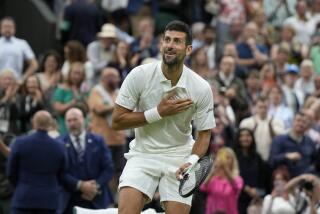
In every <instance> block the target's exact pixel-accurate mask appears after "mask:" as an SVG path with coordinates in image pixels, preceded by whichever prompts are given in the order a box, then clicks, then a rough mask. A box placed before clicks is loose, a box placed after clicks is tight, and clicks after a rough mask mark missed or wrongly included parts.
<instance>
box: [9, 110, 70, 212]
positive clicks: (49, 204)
mask: <svg viewBox="0 0 320 214" xmlns="http://www.w3.org/2000/svg"><path fill="white" fill-rule="evenodd" d="M51 120H52V117H51V115H50V113H49V112H47V111H38V112H37V113H36V114H35V115H34V117H33V120H32V124H33V128H34V130H35V132H33V133H31V134H29V135H27V136H22V137H18V138H17V139H16V140H15V142H14V144H13V146H12V148H11V152H10V154H9V159H8V167H7V170H8V177H9V180H10V182H11V183H12V184H13V185H14V186H15V192H14V195H13V198H12V204H11V208H12V212H11V213H13V214H55V213H56V209H57V207H58V202H59V184H60V183H61V182H60V181H61V179H60V178H62V174H63V172H64V170H65V164H66V157H65V150H64V148H63V146H62V145H61V144H60V143H59V142H58V141H57V140H54V139H52V138H51V137H50V136H49V135H48V133H47V131H48V129H49V126H50V124H51Z"/></svg>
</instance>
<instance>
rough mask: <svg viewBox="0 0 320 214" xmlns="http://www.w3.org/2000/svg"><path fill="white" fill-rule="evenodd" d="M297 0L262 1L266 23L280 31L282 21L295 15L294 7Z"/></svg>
mask: <svg viewBox="0 0 320 214" xmlns="http://www.w3.org/2000/svg"><path fill="white" fill-rule="evenodd" d="M296 2H297V0H290V1H288V0H283V1H279V0H263V8H264V10H265V13H266V15H267V17H268V23H269V24H270V25H271V26H274V27H275V28H276V29H280V28H281V27H282V25H283V21H284V20H285V19H286V18H288V17H289V16H292V15H293V14H294V13H295V10H294V6H295V4H296Z"/></svg>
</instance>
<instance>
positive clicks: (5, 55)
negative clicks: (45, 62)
mask: <svg viewBox="0 0 320 214" xmlns="http://www.w3.org/2000/svg"><path fill="white" fill-rule="evenodd" d="M15 33H16V26H15V22H14V20H13V19H12V18H11V17H4V18H3V19H2V20H1V37H0V71H2V70H3V69H12V70H13V71H14V75H15V76H16V78H17V79H18V80H22V79H25V78H26V77H27V76H29V75H31V74H33V73H34V72H35V71H36V70H37V69H38V62H37V60H36V58H35V56H34V53H33V51H32V49H31V47H30V46H29V44H28V42H27V41H25V40H23V39H19V38H17V37H15ZM25 62H26V63H27V65H28V67H27V68H26V70H25V71H24V70H23V66H24V63H25Z"/></svg>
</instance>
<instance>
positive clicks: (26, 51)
mask: <svg viewBox="0 0 320 214" xmlns="http://www.w3.org/2000/svg"><path fill="white" fill-rule="evenodd" d="M22 49H23V57H24V58H25V59H27V60H31V59H34V58H35V56H34V53H33V51H32V49H31V47H30V45H29V44H28V43H27V42H26V41H23V43H22Z"/></svg>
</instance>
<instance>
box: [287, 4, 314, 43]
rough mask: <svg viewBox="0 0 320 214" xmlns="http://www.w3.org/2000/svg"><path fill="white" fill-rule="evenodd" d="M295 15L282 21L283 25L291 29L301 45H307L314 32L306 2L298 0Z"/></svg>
mask: <svg viewBox="0 0 320 214" xmlns="http://www.w3.org/2000/svg"><path fill="white" fill-rule="evenodd" d="M295 9H296V13H295V15H292V16H290V17H289V18H287V19H286V20H284V22H283V25H289V26H291V27H293V29H294V31H295V32H296V35H295V38H296V39H297V41H298V42H300V43H302V44H309V42H310V38H311V36H312V34H313V31H314V23H313V22H312V21H311V19H310V18H311V17H310V16H309V13H308V5H307V1H306V0H298V1H297V3H296V5H295Z"/></svg>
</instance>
